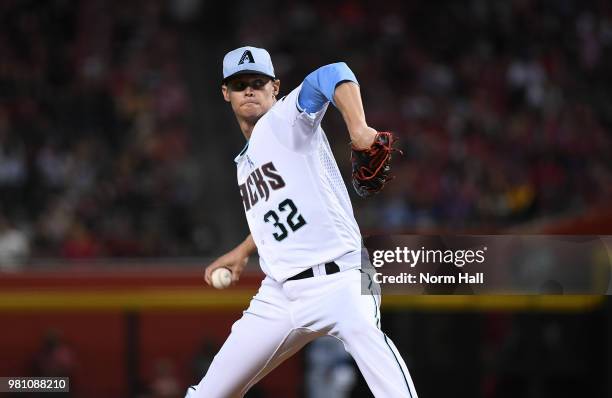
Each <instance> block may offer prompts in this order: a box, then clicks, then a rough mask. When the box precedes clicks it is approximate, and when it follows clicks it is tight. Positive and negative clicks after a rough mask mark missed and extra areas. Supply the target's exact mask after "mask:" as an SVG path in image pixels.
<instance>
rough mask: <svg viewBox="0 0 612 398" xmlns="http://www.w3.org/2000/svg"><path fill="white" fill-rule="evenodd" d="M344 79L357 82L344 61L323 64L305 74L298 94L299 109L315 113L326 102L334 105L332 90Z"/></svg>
mask: <svg viewBox="0 0 612 398" xmlns="http://www.w3.org/2000/svg"><path fill="white" fill-rule="evenodd" d="M345 81H351V82H355V83H357V78H356V77H355V74H354V73H353V71H352V70H350V68H349V67H348V65H347V64H345V63H344V62H337V63H335V64H329V65H325V66H322V67H320V68H319V69H317V70H315V71H314V72H312V73H311V74H309V75H308V76H306V79H304V82H303V83H302V89H301V90H300V95H299V96H298V106H299V108H300V110H303V111H306V112H308V113H316V112H318V111H320V110H321V109H322V108H323V105H325V104H326V103H327V102H331V103H332V104H334V106H335V105H336V104H335V103H334V92H335V91H336V86H337V85H338V84H340V83H342V82H345Z"/></svg>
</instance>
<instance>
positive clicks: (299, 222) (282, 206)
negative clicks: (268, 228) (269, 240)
mask: <svg viewBox="0 0 612 398" xmlns="http://www.w3.org/2000/svg"><path fill="white" fill-rule="evenodd" d="M281 217H282V218H283V220H281ZM264 222H267V223H272V225H274V226H275V227H276V229H277V230H278V231H276V232H274V233H272V236H274V239H276V240H277V241H279V242H280V241H282V240H284V239H285V238H286V237H287V236H289V231H288V230H287V227H285V225H287V226H289V228H290V229H291V231H293V232H295V231H297V230H298V229H300V228H302V227H303V226H304V225H306V220H304V217H302V215H301V214H299V213H298V209H297V207H296V206H295V203H293V200H291V199H285V200H283V201H282V202H280V203H279V204H278V209H277V211H275V210H270V211H268V212H267V213H266V214H264Z"/></svg>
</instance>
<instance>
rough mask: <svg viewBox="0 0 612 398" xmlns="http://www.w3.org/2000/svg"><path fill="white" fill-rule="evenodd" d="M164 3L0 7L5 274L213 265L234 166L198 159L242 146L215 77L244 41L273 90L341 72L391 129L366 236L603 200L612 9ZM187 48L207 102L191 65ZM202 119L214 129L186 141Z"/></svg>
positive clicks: (469, 224) (486, 224)
mask: <svg viewBox="0 0 612 398" xmlns="http://www.w3.org/2000/svg"><path fill="white" fill-rule="evenodd" d="M169 4H170V3H168V2H163V1H159V0H152V1H145V0H139V1H130V2H116V1H103V0H82V1H78V2H72V1H68V0H52V1H45V2H39V1H36V0H30V1H27V0H21V1H17V0H7V1H2V2H1V3H0V263H3V262H5V263H11V262H12V263H16V262H18V261H19V259H27V258H30V257H34V258H38V257H62V258H67V259H83V258H97V257H141V256H195V255H206V254H212V255H214V254H219V250H218V246H216V243H215V242H216V239H218V237H216V236H215V235H216V233H215V231H216V229H215V227H214V226H215V225H219V224H223V223H224V221H225V220H223V219H220V218H221V217H223V216H221V215H219V214H220V213H218V212H217V211H216V210H215V206H212V205H211V202H210V200H211V199H210V198H209V196H211V195H214V190H213V189H210V188H209V187H208V186H207V185H208V184H207V183H206V178H207V177H206V175H207V174H221V175H223V176H224V177H226V181H228V182H227V183H228V184H234V178H235V177H234V173H235V171H234V168H233V163H232V161H231V158H228V159H226V161H225V163H223V164H221V165H220V164H218V162H217V160H215V161H212V160H210V159H207V157H206V156H202V153H203V152H204V151H206V149H205V148H203V146H209V147H211V148H212V147H214V146H220V148H222V149H224V150H225V149H227V148H226V147H227V145H232V148H230V149H227V151H229V152H231V151H234V152H236V153H237V152H238V151H239V150H240V145H235V142H236V141H235V140H234V141H231V140H230V141H228V142H229V144H228V143H224V141H225V139H224V138H225V137H224V136H222V134H225V133H226V132H227V134H228V135H234V136H237V137H238V136H239V135H240V134H239V132H238V130H237V128H236V126H235V121H234V120H233V119H232V117H231V115H230V114H229V113H228V112H227V109H226V108H227V105H226V104H225V103H224V102H223V101H222V100H221V98H220V96H219V92H218V80H219V78H220V68H221V66H220V65H221V57H222V55H223V53H224V52H225V51H227V50H229V49H232V48H234V47H237V46H239V45H244V44H250V45H256V46H261V47H265V48H267V49H268V50H269V51H270V52H271V54H272V56H273V61H274V62H275V67H276V70H277V74H278V76H279V77H280V78H281V81H282V87H281V91H282V92H283V93H287V92H288V91H289V90H290V89H291V88H293V87H294V86H295V85H297V84H299V83H300V82H301V80H302V79H303V78H304V76H306V74H307V73H309V72H310V71H312V70H313V69H314V68H316V67H317V66H320V65H323V64H326V63H330V62H336V61H340V60H343V61H346V62H347V63H348V64H349V66H350V67H351V68H352V69H353V70H354V71H355V73H356V75H357V77H358V79H359V81H360V85H361V87H362V93H363V95H364V101H365V107H366V115H367V117H368V122H369V123H370V124H371V125H372V126H373V127H376V128H380V129H391V130H392V131H394V132H396V134H398V135H399V136H400V139H401V148H402V149H403V151H404V156H403V157H402V158H397V159H395V160H394V168H395V175H396V179H395V180H394V181H393V182H392V183H391V184H389V185H388V187H387V188H386V189H385V192H384V193H383V194H382V195H380V196H379V197H378V198H376V199H372V200H367V201H363V200H359V199H356V200H355V201H354V205H355V208H356V214H357V217H358V219H359V221H360V225H361V227H362V228H363V229H364V230H368V229H372V228H376V229H379V230H380V229H385V228H390V229H394V230H404V231H416V230H424V229H445V230H452V231H463V230H479V229H480V230H499V229H502V228H505V227H508V226H512V225H516V224H517V223H521V222H524V221H530V220H534V219H540V218H545V217H551V216H556V215H559V214H567V213H572V212H579V211H581V210H583V209H585V208H587V207H589V206H591V205H594V204H598V203H601V202H605V201H606V200H608V201H609V200H610V199H611V198H612V157H611V156H610V154H611V153H612V134H611V131H612V116H611V115H612V92H610V90H609V89H608V87H612V81H611V80H612V75H610V73H609V71H610V70H612V51H611V50H612V5H611V4H610V3H608V2H605V1H587V2H582V1H577V0H561V1H557V0H548V1H545V0H541V1H532V0H513V1H504V0H496V1H487V0H472V1H469V2H465V3H464V2H462V3H461V4H460V3H458V2H454V1H444V2H435V3H432V2H427V1H422V0H418V1H410V2H404V1H389V2H382V3H379V2H377V3H371V2H366V1H332V2H328V1H314V2H300V1H290V2H281V1H280V0H274V1H267V2H248V1H236V2H227V3H225V4H216V5H212V3H207V2H200V1H198V0H181V1H177V2H174V3H173V6H172V8H169V7H171V6H170V5H169ZM177 5H178V6H177ZM185 12H189V13H190V15H189V18H186V17H185ZM211 32H214V33H211ZM211 35H212V36H211ZM194 37H195V39H196V41H197V40H198V39H200V40H201V42H202V45H201V46H200V47H199V49H198V47H197V46H196V47H195V48H196V49H197V51H199V52H200V53H199V54H196V55H198V56H199V57H204V58H205V61H206V63H207V65H208V67H209V69H208V70H206V71H203V72H202V73H206V74H208V75H211V76H212V77H211V79H214V81H215V82H216V83H215V84H216V87H214V88H213V89H210V90H208V91H207V92H206V93H205V94H204V95H206V96H208V97H202V94H201V93H202V88H201V87H199V86H198V80H197V79H196V78H194V74H193V73H191V74H190V73H188V72H186V71H187V70H189V62H190V60H192V59H194V56H193V54H190V51H193V47H188V46H186V45H185V42H186V41H187V39H189V40H192V39H193V38H194ZM211 37H214V39H215V40H216V44H215V45H216V47H215V48H218V51H217V50H215V51H207V48H206V45H207V43H210V40H211ZM217 39H218V40H217ZM207 57H208V58H207ZM196 77H197V76H196ZM198 90H200V95H199V96H198V95H197V93H198ZM194 93H195V94H194ZM202 103H206V109H202V108H203V107H202ZM202 113H203V115H204V116H203V117H204V118H208V119H210V120H215V121H216V124H213V125H215V126H219V129H223V130H219V131H217V132H216V133H217V135H216V136H217V137H218V138H216V139H212V138H210V137H212V136H213V134H210V137H209V139H208V140H206V141H205V143H204V144H202V145H195V144H194V143H195V141H196V140H195V139H194V137H195V136H197V135H199V134H201V129H202V126H199V125H197V123H191V122H190V121H191V120H198V118H194V117H193V115H194V114H202ZM332 113H337V112H335V111H332V110H331V109H330V111H329V112H328V117H327V118H326V120H325V121H324V127H325V128H326V131H327V133H328V136H330V139H331V141H332V144H333V146H334V150H335V152H336V154H337V159H338V162H339V165H340V168H341V170H342V171H343V172H346V173H348V172H349V164H348V156H347V154H348V146H347V142H346V141H347V139H348V135H346V133H345V128H344V127H343V124H342V122H341V118H339V117H338V116H337V115H335V116H333V115H330V114H332ZM234 130H235V131H234ZM224 145H225V147H224ZM221 153H225V152H223V151H221ZM234 193H235V196H236V198H238V192H237V190H236V191H235V192H234ZM209 194H210V195H209ZM236 203H238V199H236ZM236 209H238V208H236ZM234 217H236V218H240V219H241V217H242V215H241V214H240V213H236V214H235V215H234ZM241 233H242V232H241V231H239V232H236V233H235V236H230V238H231V239H232V240H237V239H239V238H240V237H241V236H240V234H241ZM7 253H9V254H7ZM3 256H4V257H8V258H9V260H6V259H5V258H4V257H3Z"/></svg>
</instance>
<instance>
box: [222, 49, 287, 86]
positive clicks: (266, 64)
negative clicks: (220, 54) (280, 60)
mask: <svg viewBox="0 0 612 398" xmlns="http://www.w3.org/2000/svg"><path fill="white" fill-rule="evenodd" d="M244 73H257V74H262V75H266V76H269V77H271V78H272V79H276V78H275V77H274V66H272V59H271V58H270V54H269V53H268V52H267V51H266V50H264V49H263V48H257V47H251V46H246V47H240V48H237V49H235V50H232V51H230V52H228V53H227V54H225V57H224V58H223V80H225V79H227V78H229V77H232V76H234V75H240V74H244Z"/></svg>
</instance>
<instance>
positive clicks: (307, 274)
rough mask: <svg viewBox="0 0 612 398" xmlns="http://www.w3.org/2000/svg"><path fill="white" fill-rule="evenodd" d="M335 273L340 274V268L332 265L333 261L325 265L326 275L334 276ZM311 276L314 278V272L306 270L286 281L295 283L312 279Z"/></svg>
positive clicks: (334, 264) (309, 269)
mask: <svg viewBox="0 0 612 398" xmlns="http://www.w3.org/2000/svg"><path fill="white" fill-rule="evenodd" d="M336 272H340V267H338V264H336V263H334V262H333V261H332V262H330V263H327V264H325V273H326V274H327V275H331V274H335V273H336ZM313 276H314V272H313V271H312V268H308V269H307V270H305V271H302V272H300V273H299V274H297V275H293V276H292V277H291V278H289V279H287V280H288V281H297V280H298V279H306V278H312V277H313Z"/></svg>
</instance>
